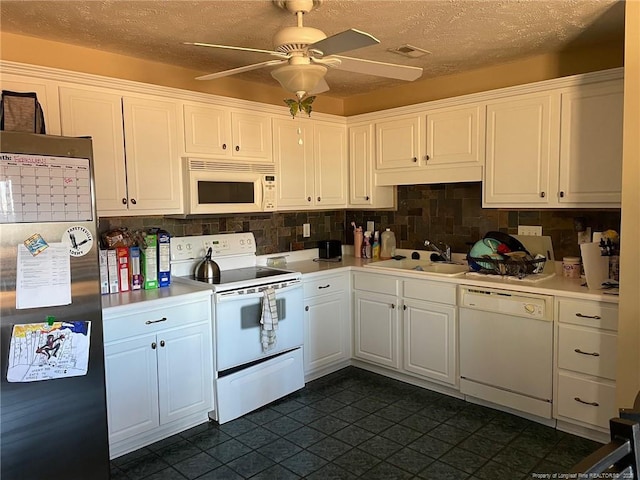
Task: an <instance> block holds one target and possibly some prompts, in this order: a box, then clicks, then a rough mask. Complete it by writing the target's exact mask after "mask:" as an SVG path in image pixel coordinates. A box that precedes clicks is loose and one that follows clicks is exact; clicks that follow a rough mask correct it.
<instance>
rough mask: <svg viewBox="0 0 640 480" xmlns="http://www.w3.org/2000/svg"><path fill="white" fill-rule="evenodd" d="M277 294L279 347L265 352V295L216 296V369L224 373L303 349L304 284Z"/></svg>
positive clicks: (280, 289)
mask: <svg viewBox="0 0 640 480" xmlns="http://www.w3.org/2000/svg"><path fill="white" fill-rule="evenodd" d="M275 292H276V305H277V306H278V329H277V330H276V344H275V345H274V346H273V348H271V349H269V350H267V351H266V352H263V351H262V343H261V340H260V317H261V315H262V299H263V298H264V294H263V293H262V292H258V293H250V294H243V295H225V294H224V292H222V293H217V294H216V295H215V299H214V301H215V332H216V345H215V352H216V369H217V371H218V372H222V371H224V370H227V369H229V368H233V367H237V366H240V365H243V364H246V363H249V362H253V361H256V360H261V359H263V358H267V357H271V356H272V355H274V354H277V353H280V352H284V351H287V350H291V349H293V348H297V347H300V346H302V341H303V318H304V310H303V309H304V306H303V303H304V302H303V290H302V283H298V284H295V285H291V286H288V287H285V288H279V289H277V290H275Z"/></svg>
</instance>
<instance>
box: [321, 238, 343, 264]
mask: <svg viewBox="0 0 640 480" xmlns="http://www.w3.org/2000/svg"><path fill="white" fill-rule="evenodd" d="M318 256H319V257H320V258H323V259H327V260H341V259H342V242H341V241H340V240H321V241H319V242H318Z"/></svg>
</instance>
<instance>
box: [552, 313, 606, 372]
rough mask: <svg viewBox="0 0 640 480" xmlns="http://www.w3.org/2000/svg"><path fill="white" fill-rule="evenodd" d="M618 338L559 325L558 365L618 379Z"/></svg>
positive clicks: (589, 330)
mask: <svg viewBox="0 0 640 480" xmlns="http://www.w3.org/2000/svg"><path fill="white" fill-rule="evenodd" d="M617 341H618V336H617V335H616V334H613V333H606V332H602V331H598V330H592V329H589V328H584V327H577V326H573V325H560V327H559V329H558V368H564V369H566V370H573V371H574V372H580V373H586V374H588V375H593V376H596V377H604V378H608V379H610V380H615V378H616V351H617Z"/></svg>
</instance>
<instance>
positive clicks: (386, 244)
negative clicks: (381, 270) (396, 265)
mask: <svg viewBox="0 0 640 480" xmlns="http://www.w3.org/2000/svg"><path fill="white" fill-rule="evenodd" d="M380 237H381V238H380V243H381V246H380V259H381V260H388V259H390V258H391V257H393V256H395V254H396V234H395V233H393V232H392V231H391V230H390V229H388V228H387V229H386V230H385V231H384V232H382V235H380Z"/></svg>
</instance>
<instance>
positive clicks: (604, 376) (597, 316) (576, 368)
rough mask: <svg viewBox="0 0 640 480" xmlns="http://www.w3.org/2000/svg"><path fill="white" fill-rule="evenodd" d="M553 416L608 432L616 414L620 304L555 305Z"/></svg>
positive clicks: (570, 301) (565, 302) (575, 302)
mask: <svg viewBox="0 0 640 480" xmlns="http://www.w3.org/2000/svg"><path fill="white" fill-rule="evenodd" d="M556 312H557V319H558V322H557V325H556V355H555V357H556V361H555V366H556V375H555V389H554V391H555V393H554V416H555V417H556V418H557V419H558V420H559V421H562V422H564V423H568V424H571V425H576V426H578V427H580V428H588V429H592V430H596V431H601V432H608V429H609V419H610V418H613V417H616V416H618V414H617V410H616V384H615V378H616V356H617V355H616V350H617V332H616V330H617V320H618V309H617V305H616V304H612V303H605V302H596V301H588V300H575V299H565V298H558V299H557V300H556Z"/></svg>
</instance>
